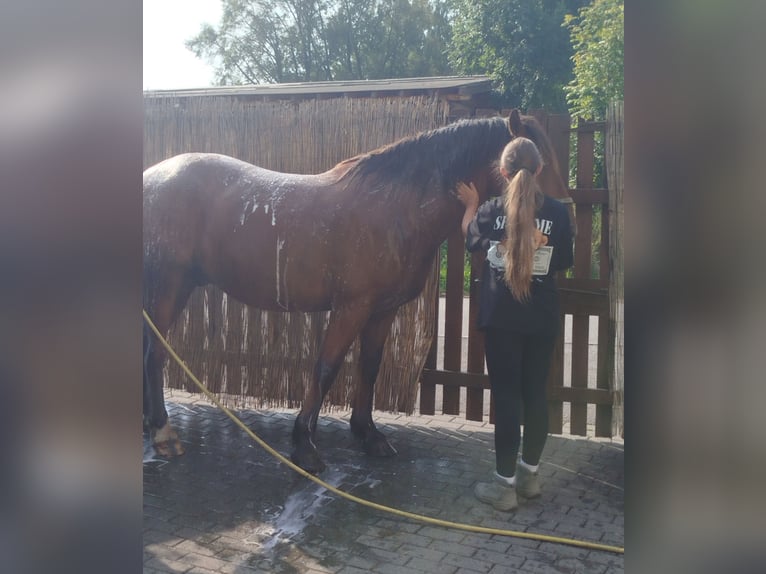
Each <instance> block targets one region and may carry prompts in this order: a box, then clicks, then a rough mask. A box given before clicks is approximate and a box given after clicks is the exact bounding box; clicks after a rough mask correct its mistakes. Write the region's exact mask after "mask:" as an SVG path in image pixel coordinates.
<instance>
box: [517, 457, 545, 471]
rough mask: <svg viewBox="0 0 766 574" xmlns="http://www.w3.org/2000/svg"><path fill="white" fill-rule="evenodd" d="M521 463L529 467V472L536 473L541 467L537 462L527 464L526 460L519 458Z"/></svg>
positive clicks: (526, 467)
mask: <svg viewBox="0 0 766 574" xmlns="http://www.w3.org/2000/svg"><path fill="white" fill-rule="evenodd" d="M519 464H520V465H521V466H523V467H524V468H525V469H527V470H528V471H529V472H531V473H533V474H534V473H535V472H537V469H538V468H539V467H540V465H539V464H535V465H532V464H527V463H526V462H524V461H523V460H519Z"/></svg>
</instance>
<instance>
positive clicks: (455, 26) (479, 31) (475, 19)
mask: <svg viewBox="0 0 766 574" xmlns="http://www.w3.org/2000/svg"><path fill="white" fill-rule="evenodd" d="M583 3H584V2H582V1H579V2H576V1H575V2H573V1H570V2H564V1H556V0H453V2H452V9H453V10H452V40H451V42H450V45H449V49H448V54H449V61H450V63H451V64H452V67H453V68H454V70H455V71H456V72H457V73H460V74H487V75H489V76H490V77H492V78H493V79H494V80H495V81H496V83H497V90H498V92H499V95H500V99H499V102H498V103H500V104H501V105H506V106H515V107H520V108H522V109H528V108H537V107H542V108H546V109H548V110H550V111H554V112H564V111H566V100H565V97H564V86H565V85H566V84H567V83H568V82H570V81H571V79H572V62H571V56H572V47H571V45H570V43H569V37H568V34H567V32H566V30H564V29H562V22H563V21H564V16H565V15H566V14H567V13H568V12H569V11H573V13H574V11H576V10H577V9H578V8H579V7H580V6H582V5H583Z"/></svg>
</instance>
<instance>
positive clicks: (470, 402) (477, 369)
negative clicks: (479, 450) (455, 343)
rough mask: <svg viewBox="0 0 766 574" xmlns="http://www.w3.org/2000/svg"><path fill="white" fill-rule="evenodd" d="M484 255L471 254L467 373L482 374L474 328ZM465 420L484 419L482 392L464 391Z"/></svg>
mask: <svg viewBox="0 0 766 574" xmlns="http://www.w3.org/2000/svg"><path fill="white" fill-rule="evenodd" d="M483 265H484V254H483V253H482V252H476V253H472V254H471V287H470V293H469V302H468V372H469V373H484V334H483V333H482V332H481V331H479V330H478V329H477V328H476V324H477V321H478V316H479V293H480V289H479V287H480V285H481V283H480V279H481V272H482V268H483ZM465 418H466V419H468V420H469V421H481V420H483V418H484V390H483V389H477V388H470V389H467V391H466V411H465Z"/></svg>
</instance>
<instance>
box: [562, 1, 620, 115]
mask: <svg viewBox="0 0 766 574" xmlns="http://www.w3.org/2000/svg"><path fill="white" fill-rule="evenodd" d="M624 23H625V16H624V2H623V0H593V3H592V4H590V5H589V6H586V7H584V8H581V9H580V11H579V13H578V14H577V16H572V15H569V16H567V17H566V18H565V20H564V25H565V26H566V27H567V28H568V29H569V31H570V34H571V41H572V46H573V47H574V55H573V57H572V60H573V62H574V80H572V82H570V83H569V84H568V85H567V86H566V87H565V88H564V90H565V92H566V98H567V102H568V103H569V106H570V113H571V114H572V115H573V116H576V117H583V118H603V117H605V114H606V108H607V105H608V104H609V102H611V101H613V100H622V99H624V97H625V73H624V59H625V31H624Z"/></svg>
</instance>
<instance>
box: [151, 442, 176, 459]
mask: <svg viewBox="0 0 766 574" xmlns="http://www.w3.org/2000/svg"><path fill="white" fill-rule="evenodd" d="M152 446H153V447H154V451H155V452H156V453H157V454H158V455H160V456H164V457H167V458H173V457H175V456H181V455H182V454H183V453H184V447H182V446H181V441H180V440H178V439H177V438H176V439H171V440H164V441H162V442H155V443H154V444H153V445H152Z"/></svg>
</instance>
